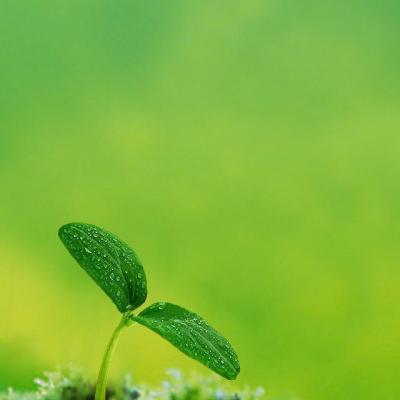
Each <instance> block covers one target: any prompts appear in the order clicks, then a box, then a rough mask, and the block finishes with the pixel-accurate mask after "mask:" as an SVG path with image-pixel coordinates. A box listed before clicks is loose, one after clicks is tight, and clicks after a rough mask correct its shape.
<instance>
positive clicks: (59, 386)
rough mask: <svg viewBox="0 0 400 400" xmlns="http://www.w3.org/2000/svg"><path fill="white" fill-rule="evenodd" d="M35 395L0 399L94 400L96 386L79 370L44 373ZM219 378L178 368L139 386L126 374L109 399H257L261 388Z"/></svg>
mask: <svg viewBox="0 0 400 400" xmlns="http://www.w3.org/2000/svg"><path fill="white" fill-rule="evenodd" d="M35 383H36V385H37V389H36V391H35V392H19V391H15V390H13V389H11V388H10V389H9V390H8V391H7V392H5V393H0V400H93V399H94V393H95V387H94V384H93V383H91V382H89V381H87V380H86V379H85V378H84V377H83V374H82V373H81V371H79V370H77V369H72V368H68V369H60V370H58V371H55V372H45V373H44V376H43V378H38V379H35ZM230 387H231V386H227V385H226V384H225V383H224V382H223V381H222V379H219V378H218V377H216V376H215V377H214V376H213V377H202V376H200V375H191V376H184V375H183V374H182V373H181V372H180V371H178V370H175V369H169V370H167V376H166V379H165V380H164V381H163V382H161V384H160V385H159V386H157V387H150V386H148V385H137V384H136V383H134V382H133V381H132V377H131V376H130V375H127V376H126V377H125V378H124V379H123V380H122V381H121V382H119V383H118V384H115V385H112V386H109V388H108V389H107V400H258V399H260V398H261V397H262V396H263V394H264V390H263V389H262V388H257V389H255V390H251V389H249V388H246V389H244V390H240V391H232V389H229V388H230Z"/></svg>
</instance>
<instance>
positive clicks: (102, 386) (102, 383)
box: [95, 315, 128, 400]
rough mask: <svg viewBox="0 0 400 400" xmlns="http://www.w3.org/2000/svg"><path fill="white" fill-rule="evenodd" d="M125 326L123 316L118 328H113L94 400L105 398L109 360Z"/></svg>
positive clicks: (103, 399) (125, 320) (124, 317)
mask: <svg viewBox="0 0 400 400" xmlns="http://www.w3.org/2000/svg"><path fill="white" fill-rule="evenodd" d="M127 325H128V320H127V318H126V316H125V315H124V316H123V317H122V319H121V321H120V323H119V324H118V326H117V327H116V328H115V330H114V332H113V334H112V336H111V339H110V341H109V342H108V345H107V348H106V351H105V353H104V356H103V360H102V362H101V366H100V371H99V377H98V379H97V385H96V395H95V400H105V398H106V388H107V376H108V369H109V366H110V360H111V357H112V355H113V353H114V350H115V347H116V345H117V343H118V339H119V335H120V334H121V331H122V329H123V328H124V327H125V326H127Z"/></svg>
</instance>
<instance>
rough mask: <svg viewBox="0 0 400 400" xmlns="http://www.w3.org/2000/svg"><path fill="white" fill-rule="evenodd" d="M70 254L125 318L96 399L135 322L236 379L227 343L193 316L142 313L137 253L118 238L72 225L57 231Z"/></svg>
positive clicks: (171, 307) (158, 307) (178, 310)
mask: <svg viewBox="0 0 400 400" xmlns="http://www.w3.org/2000/svg"><path fill="white" fill-rule="evenodd" d="M59 236H60V239H61V240H62V242H63V243H64V245H65V247H66V248H67V250H68V251H69V252H70V253H71V255H72V256H73V257H74V258H75V260H76V261H77V262H78V264H79V265H80V266H81V267H82V268H83V269H84V270H85V271H86V272H87V273H88V274H89V275H90V277H91V278H92V279H93V280H94V281H95V282H96V283H97V284H98V285H99V286H100V287H101V288H102V289H103V291H104V292H105V293H106V294H107V296H108V297H109V298H110V299H111V300H112V301H113V302H114V304H115V305H116V307H117V308H118V311H119V312H120V313H121V314H122V318H121V321H120V323H119V324H118V325H117V327H116V328H115V330H114V332H113V334H112V336H111V339H110V341H109V343H108V345H107V348H106V350H105V353H104V356H103V360H102V363H101V366H100V371H99V376H98V380H97V385H96V396H95V399H96V400H105V394H106V386H107V375H108V369H109V364H110V360H111V356H112V354H113V351H114V349H115V346H116V344H117V341H118V338H119V336H120V333H121V331H122V329H123V328H125V327H127V326H130V325H132V324H133V323H135V322H137V323H139V324H141V325H144V326H146V327H147V328H149V329H151V330H152V331H154V332H156V333H158V334H159V335H160V336H162V337H163V338H165V339H166V340H168V341H169V342H170V343H172V344H173V345H174V346H175V347H176V348H178V349H179V350H181V351H182V352H183V353H185V354H186V355H188V356H189V357H191V358H193V359H195V360H197V361H199V362H200V363H202V364H204V365H205V366H207V367H208V368H210V369H211V370H213V371H214V372H216V373H217V374H219V375H221V376H223V377H224V378H227V379H235V378H236V376H237V374H238V373H239V371H240V366H239V360H238V357H237V355H236V352H235V350H234V349H233V348H232V346H231V345H230V344H229V342H228V341H227V340H226V339H225V338H224V337H223V336H221V335H220V334H219V333H218V332H217V331H216V330H215V329H213V328H212V327H211V326H210V325H209V324H208V323H207V322H206V321H205V320H204V319H202V318H201V317H199V316H198V315H196V314H195V313H193V312H191V311H188V310H186V309H185V308H183V307H180V306H178V305H175V304H171V303H166V302H158V303H154V304H152V305H151V306H150V307H148V308H146V309H144V310H143V311H141V312H140V313H139V314H135V313H134V310H135V309H136V308H138V307H139V306H141V305H142V304H143V303H144V302H145V300H146V297H147V284H146V275H145V273H144V270H143V266H142V264H141V262H140V260H139V258H138V256H137V255H136V253H135V252H134V251H133V250H132V249H131V248H130V247H129V246H128V245H127V244H125V243H124V242H123V241H122V240H120V239H119V238H117V237H116V236H115V235H114V234H112V233H110V232H107V231H105V230H104V229H101V228H99V227H97V226H95V225H89V224H83V223H71V224H67V225H64V226H62V227H61V228H60V230H59Z"/></svg>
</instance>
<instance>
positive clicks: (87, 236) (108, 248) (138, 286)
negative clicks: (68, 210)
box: [58, 223, 147, 313]
mask: <svg viewBox="0 0 400 400" xmlns="http://www.w3.org/2000/svg"><path fill="white" fill-rule="evenodd" d="M58 234H59V236H60V239H61V240H62V242H63V243H64V245H65V247H66V248H67V249H68V251H69V252H70V253H71V255H72V256H73V257H74V258H75V260H76V261H77V262H78V264H79V265H80V266H81V267H82V268H83V269H84V270H85V271H86V272H87V273H88V274H89V275H90V276H91V277H92V278H93V280H94V281H95V282H96V283H97V284H98V285H99V286H100V287H101V288H102V289H103V290H104V292H105V293H106V294H107V295H108V296H109V297H110V298H111V300H112V301H113V302H114V304H115V305H116V306H117V308H118V310H119V311H120V312H122V313H124V312H126V311H127V310H133V309H135V308H137V307H139V306H140V305H142V304H143V303H144V301H145V300H146V297H147V285H146V276H145V273H144V270H143V267H142V264H141V262H140V260H139V258H138V256H137V255H136V254H135V252H134V251H133V250H132V249H131V248H130V247H129V246H128V245H127V244H126V243H124V242H123V241H122V240H120V239H119V238H118V237H117V236H115V235H114V234H112V233H110V232H107V231H106V230H104V229H101V228H99V227H97V226H95V225H91V224H84V223H70V224H66V225H63V226H62V227H61V228H60V229H59V232H58Z"/></svg>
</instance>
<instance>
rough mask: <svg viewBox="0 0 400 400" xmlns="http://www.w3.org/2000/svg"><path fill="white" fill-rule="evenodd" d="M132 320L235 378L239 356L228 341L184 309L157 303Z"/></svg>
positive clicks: (207, 364) (213, 368) (189, 354)
mask: <svg viewBox="0 0 400 400" xmlns="http://www.w3.org/2000/svg"><path fill="white" fill-rule="evenodd" d="M132 319H133V320H134V321H136V322H139V323H140V324H142V325H144V326H147V327H148V328H150V329H151V330H153V331H154V332H156V333H158V334H159V335H161V336H162V337H163V338H165V339H167V340H168V341H169V342H171V343H172V344H173V345H174V346H176V347H177V348H178V349H179V350H181V351H182V352H183V353H185V354H187V355H188V356H189V357H192V358H194V359H195V360H198V361H200V362H201V363H203V364H204V365H206V366H207V367H209V368H210V369H212V370H213V371H215V372H217V373H218V374H220V375H222V376H223V377H225V378H227V379H235V378H236V376H237V374H238V373H239V371H240V366H239V361H238V358H237V355H236V353H235V351H234V349H233V348H232V346H231V345H230V344H229V342H228V341H227V340H225V339H224V338H223V337H222V336H221V335H220V334H219V333H218V332H217V331H215V329H213V328H212V327H211V326H210V325H208V324H207V322H206V321H204V319H202V318H201V317H199V316H198V315H196V314H194V313H192V312H190V311H188V310H186V309H184V308H183V307H180V306H177V305H175V304H171V303H164V302H160V303H155V304H153V305H151V306H150V307H148V308H146V309H145V310H143V311H142V312H141V313H140V314H139V315H138V316H133V317H132Z"/></svg>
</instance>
